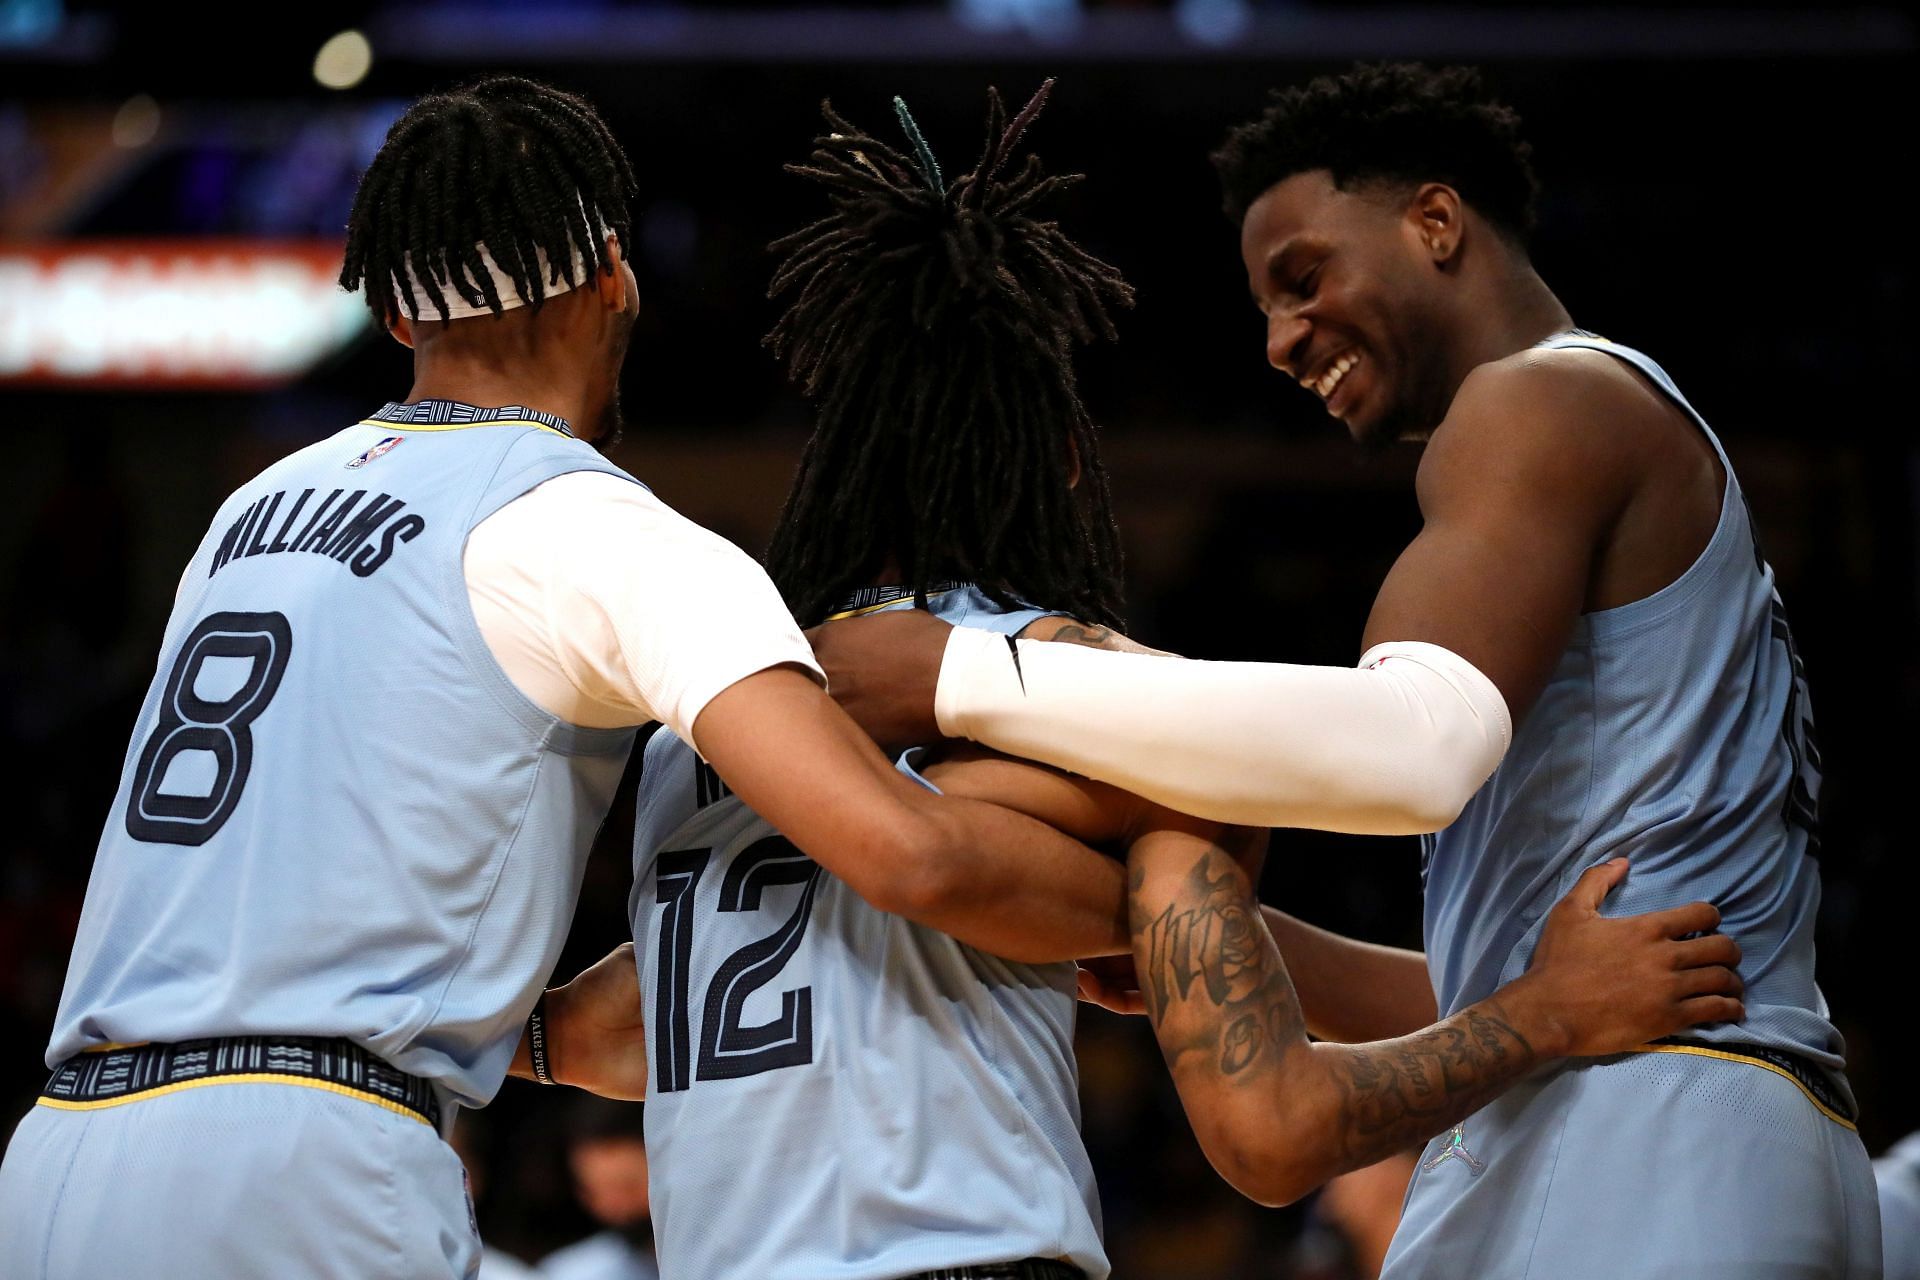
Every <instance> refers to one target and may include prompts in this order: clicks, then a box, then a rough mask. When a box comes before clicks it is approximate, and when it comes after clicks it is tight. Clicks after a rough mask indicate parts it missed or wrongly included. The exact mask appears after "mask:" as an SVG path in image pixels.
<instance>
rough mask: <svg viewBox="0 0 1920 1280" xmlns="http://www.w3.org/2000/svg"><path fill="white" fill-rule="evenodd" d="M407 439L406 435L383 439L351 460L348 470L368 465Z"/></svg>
mask: <svg viewBox="0 0 1920 1280" xmlns="http://www.w3.org/2000/svg"><path fill="white" fill-rule="evenodd" d="M405 439H406V437H405V436H388V437H387V438H386V439H384V440H382V441H381V442H380V443H379V444H377V445H375V446H373V448H371V449H369V450H367V451H366V452H365V453H363V454H361V455H360V456H359V457H357V458H355V459H354V460H353V461H352V462H349V463H348V464H347V470H349V471H352V470H355V469H356V468H359V467H364V466H366V465H367V464H368V463H369V462H372V461H373V460H374V459H375V458H377V457H379V456H380V455H381V454H383V453H385V452H387V450H389V449H391V448H393V447H394V446H395V445H397V444H399V443H400V442H401V441H402V440H405ZM407 456H408V457H409V458H411V457H412V456H413V455H412V454H408V455H407Z"/></svg>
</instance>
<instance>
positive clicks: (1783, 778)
mask: <svg viewBox="0 0 1920 1280" xmlns="http://www.w3.org/2000/svg"><path fill="white" fill-rule="evenodd" d="M1544 345H1546V346H1550V347H1582V348H1590V349H1593V350H1597V351H1603V352H1606V353H1607V354H1609V355H1612V356H1613V357H1615V358H1616V359H1619V360H1622V361H1625V362H1626V363H1628V364H1630V365H1632V366H1633V367H1634V368H1635V369H1638V370H1639V371H1640V372H1641V373H1643V374H1644V375H1645V376H1646V377H1647V378H1648V379H1650V380H1651V381H1652V382H1653V383H1654V385H1656V386H1658V387H1659V388H1660V389H1661V390H1662V391H1663V392H1665V393H1666V394H1667V395H1668V396H1670V397H1671V398H1672V399H1673V401H1674V403H1676V404H1678V405H1679V406H1680V407H1681V408H1683V409H1685V410H1686V411H1687V413H1688V414H1689V415H1690V416H1691V417H1692V418H1693V420H1694V421H1695V422H1696V423H1699V425H1700V429H1701V430H1702V431H1703V432H1706V435H1707V439H1708V440H1709V441H1711V442H1712V444H1713V447H1714V450H1715V452H1716V453H1719V454H1720V459H1721V462H1722V464H1723V465H1725V463H1726V455H1725V453H1724V452H1723V451H1721V449H1720V444H1719V441H1718V440H1715V439H1714V437H1713V433H1712V432H1710V431H1708V430H1707V427H1706V424H1705V423H1704V422H1701V421H1700V418H1699V415H1698V414H1695V413H1694V412H1693V410H1692V409H1691V408H1690V407H1688V405H1687V402H1686V401H1685V400H1684V399H1683V398H1682V397H1681V395H1680V393H1679V391H1678V390H1677V389H1676V388H1675V387H1674V385H1673V383H1672V382H1671V381H1670V380H1668V378H1667V376H1666V375H1665V374H1664V373H1662V372H1661V371H1660V369H1659V367H1658V366H1656V365H1655V364H1654V363H1653V362H1652V361H1651V360H1649V359H1647V357H1646V356H1644V355H1641V354H1640V353H1639V352H1637V351H1632V350H1629V349H1628V348H1625V347H1621V346H1617V345H1615V344H1613V343H1610V342H1606V341H1604V340H1602V339H1598V338H1594V337H1592V336H1590V335H1585V334H1574V335H1568V336H1564V337H1559V338H1555V339H1552V340H1550V341H1549V342H1547V343H1546V344H1544ZM1819 786H1820V757H1819V753H1818V750H1817V748H1816V747H1815V746H1814V741H1813V723H1812V713H1811V711H1810V710H1809V707H1808V702H1807V691H1806V685H1805V681H1804V678H1803V676H1802V673H1801V668H1800V661H1799V658H1798V657H1797V656H1796V655H1795V653H1794V649H1793V642H1792V638H1791V635H1790V633H1789V632H1788V629H1787V620H1786V616H1785V613H1784V611H1783V610H1782V608H1781V606H1780V599H1779V596H1778V595H1777V594H1776V593H1775V591H1774V587H1773V573H1772V571H1771V570H1770V569H1768V567H1767V565H1766V562H1765V560H1764V559H1763V558H1762V557H1761V555H1760V552H1759V549H1758V548H1757V546H1756V545H1755V542H1754V535H1753V529H1752V526H1751V522H1750V519H1749V516H1748V514H1747V508H1746V503H1745V501H1744V500H1743V499H1742V498H1741V496H1740V486H1739V482H1738V481H1737V480H1736V479H1735V478H1734V475H1733V469H1732V467H1730V466H1729V467H1727V481H1726V489H1725V492H1724V495H1723V496H1722V499H1721V510H1720V520H1719V524H1718V526H1717V527H1716V529H1715V530H1714V533H1713V537H1712V539H1711V540H1710V541H1709V543H1708V545H1707V548H1706V550H1705V551H1703V552H1702V553H1701V554H1700V556H1699V557H1698V559H1697V560H1696V561H1695V562H1694V563H1693V565H1692V566H1691V567H1689V568H1688V569H1687V571H1686V572H1685V573H1683V574H1682V575H1681V576H1680V577H1679V578H1678V579H1677V580H1675V581H1674V582H1673V583H1672V584H1670V585H1669V586H1667V587H1666V588H1664V589H1662V590H1660V591H1658V592H1655V593H1654V594H1653V595H1651V596H1649V597H1647V598H1646V599H1644V600H1640V601H1636V602H1635V603H1633V604H1629V605H1624V606H1622V607H1620V608H1617V609H1607V610H1603V611H1601V612H1598V613H1592V614H1588V615H1586V616H1584V617H1582V618H1581V619H1580V621H1579V622H1578V624H1576V626H1575V629H1574V633H1573V636H1572V639H1571V640H1570V641H1569V643H1568V645H1567V650H1566V652H1565V654H1564V655H1562V657H1561V659H1560V663H1559V666H1558V667H1557V668H1556V669H1555V671H1554V673H1553V676H1552V678H1551V680H1550V681H1549V682H1548V684H1547V687H1546V690H1545V691H1544V692H1543V693H1542V694H1541V695H1540V701H1539V702H1538V704H1536V705H1535V706H1534V708H1533V709H1532V710H1531V711H1529V712H1528V713H1527V716H1526V719H1525V720H1524V721H1523V722H1522V723H1521V725H1520V726H1519V730H1518V732H1516V733H1515V735H1514V740H1513V745H1512V747H1511V748H1510V749H1509V750H1508V752H1507V755H1506V759H1505V760H1504V761H1503V762H1502V763H1501V765H1500V768H1499V769H1498V770H1496V771H1495V773H1494V775H1493V777H1492V779H1491V780H1490V781H1489V782H1488V783H1487V784H1486V786H1485V787H1484V788H1482V789H1481V791H1480V793H1479V794H1478V795H1476V796H1475V797H1474V798H1473V800H1472V801H1471V802H1470V803H1469V804H1468V805H1467V808H1466V811H1465V812H1464V813H1463V814H1462V815H1461V816H1460V819H1459V820H1458V821H1457V822H1455V823H1454V824H1453V825H1452V826H1450V827H1448V828H1447V829H1446V830H1444V831H1442V832H1440V833H1439V834H1438V835H1436V836H1430V837H1428V838H1427V840H1426V842H1425V855H1426V865H1425V871H1426V882H1427V904H1426V934H1427V954H1428V963H1429V965H1430V966H1431V968H1432V971H1433V978H1434V987H1435V991H1436V993H1437V995H1438V997H1439V1002H1440V1005H1441V1008H1442V1009H1443V1010H1444V1011H1445V1012H1447V1013H1452V1012H1455V1011H1456V1010H1458V1009H1460V1008H1461V1007H1463V1006H1465V1005H1467V1004H1469V1003H1472V1002H1473V1001H1475V1000H1479V999H1481V998H1482V997H1484V996H1486V995H1488V994H1490V993H1491V992H1492V991H1493V990H1494V989H1495V988H1496V987H1498V986H1499V985H1500V984H1501V983H1504V982H1506V981H1508V980H1509V979H1512V978H1514V977H1517V976H1518V975H1519V974H1520V973H1521V972H1522V971H1523V970H1524V969H1525V967H1526V965H1527V962H1528V960H1529V959H1530V958H1531V957H1532V955H1533V950H1534V946H1535V944H1536V942H1537V941H1538V939H1539V935H1540V929H1541V924H1542V920H1543V917H1544V916H1545V915H1546V913H1547V911H1548V910H1549V909H1550V908H1551V907H1552V906H1553V904H1554V903H1555V902H1557V901H1558V900H1559V899H1560V897H1561V896H1562V895H1563V894H1564V893H1565V892H1566V891H1567V889H1568V888H1570V887H1571V885H1572V883H1573V881H1574V880H1575V879H1576V878H1577V877H1578V876H1579V875H1580V873H1581V872H1582V871H1584V870H1585V869H1586V868H1588V867H1590V866H1592V865H1593V864H1595V863H1596V862H1600V861H1602V860H1604V859H1607V858H1611V857H1615V856H1621V855H1624V856H1626V857H1628V858H1631V859H1632V862H1633V866H1632V870H1631V871H1630V873H1629V874H1628V877H1627V880H1626V883H1625V884H1623V885H1622V886H1621V887H1620V888H1618V889H1616V890H1614V892H1613V894H1612V896H1611V897H1610V898H1609V899H1608V901H1607V904H1606V910H1607V913H1608V914H1610V915H1626V914H1629V913H1634V912H1645V911H1658V910H1661V909H1663V908H1666V907H1671V906H1676V905H1678V904H1680V903H1683V902H1688V901H1692V900H1694V899H1705V900H1706V901H1709V902H1712V903H1713V904H1714V905H1716V906H1717V907H1719V908H1720V911H1721V914H1722V924H1721V929H1722V930H1723V931H1724V932H1725V933H1727V934H1728V935H1730V936H1731V937H1733V938H1734V939H1735V940H1736V941H1737V942H1738V943H1739V944H1740V948H1741V952H1742V959H1741V962H1740V973H1741V976H1742V977H1743V978H1744V979H1745V980H1746V1006H1747V1020H1746V1021H1745V1022H1743V1023H1740V1024H1738V1025H1727V1026H1716V1027H1704V1028H1698V1027H1697V1028H1692V1029H1690V1030H1689V1031H1688V1032H1687V1033H1686V1034H1687V1038H1688V1039H1690V1040H1708V1041H1712V1042H1716V1043H1718V1044H1720V1045H1721V1046H1723V1047H1722V1048H1720V1049H1715V1048H1710V1047H1706V1046H1703V1045H1672V1046H1666V1047H1665V1049H1666V1051H1663V1052H1657V1053H1631V1054H1620V1055H1617V1056H1614V1057H1608V1058H1581V1059H1571V1060H1567V1061H1562V1062H1558V1063H1554V1064H1552V1065H1549V1066H1547V1067H1544V1068H1542V1069H1541V1070H1539V1071H1537V1072H1535V1073H1533V1074H1532V1075H1530V1076H1528V1077H1527V1078H1526V1079H1525V1080H1523V1081H1520V1082H1519V1083H1518V1084H1516V1085H1515V1086H1514V1087H1513V1088H1512V1089H1510V1090H1508V1091H1507V1092H1506V1093H1504V1094H1502V1095H1501V1096H1500V1097H1499V1098H1496V1099H1495V1100H1494V1101H1492V1102H1491V1103H1489V1104H1487V1106H1485V1107H1483V1108H1482V1109H1481V1110H1479V1111H1477V1112H1475V1113H1474V1114H1473V1115H1471V1116H1469V1117H1468V1118H1467V1119H1466V1121H1465V1122H1464V1123H1463V1124H1462V1125H1460V1126H1457V1127H1456V1128H1455V1129H1454V1130H1453V1131H1452V1132H1451V1133H1450V1134H1445V1135H1442V1136H1440V1137H1437V1138H1435V1139H1434V1140H1433V1141H1432V1142H1430V1143H1428V1145H1427V1147H1426V1150H1425V1151H1424V1152H1423V1155H1422V1160H1421V1163H1420V1166H1419V1167H1418V1168H1417V1169H1416V1171H1415V1173H1414V1176H1413V1180H1412V1182H1411V1183H1410V1184H1409V1185H1408V1188H1407V1199H1406V1204H1405V1206H1404V1208H1403V1210H1402V1213H1401V1217H1400V1224H1399V1228H1398V1230H1397V1231H1396V1232H1395V1233H1394V1238H1393V1245H1392V1247H1391V1249H1390V1250H1389V1251H1388V1254H1387V1258H1386V1262H1385V1264H1384V1267H1383V1269H1382V1272H1381V1275H1382V1278H1383V1280H1461V1278H1462V1277H1489V1278H1491V1277H1496V1276H1497V1277H1501V1278H1502V1280H1507V1278H1508V1277H1511V1278H1512V1280H1620V1278H1621V1277H1625V1276H1632V1277H1635V1278H1636V1280H1698V1278H1699V1277H1704V1276H1726V1277H1734V1276H1739V1277H1742V1278H1743V1280H1744V1278H1745V1277H1785V1276H1795V1277H1809V1278H1812V1277H1821V1278H1823V1280H1826V1278H1831V1280H1843V1278H1844V1280H1873V1278H1875V1277H1878V1276H1879V1274H1880V1224H1879V1212H1878V1206H1877V1204H1876V1203H1875V1198H1874V1189H1873V1175H1872V1171H1871V1169H1870V1168H1869V1166H1868V1163H1867V1156H1866V1150H1865V1148H1863V1147H1862V1146H1861V1145H1860V1139H1859V1135H1858V1134H1857V1133H1855V1132H1854V1131H1853V1127H1852V1125H1851V1124H1850V1123H1847V1121H1846V1120H1845V1118H1844V1117H1843V1116H1842V1115H1841V1114H1840V1112H1839V1111H1838V1110H1835V1109H1834V1108H1831V1107H1829V1106H1827V1105H1826V1104H1825V1102H1823V1101H1822V1100H1821V1098H1820V1096H1819V1094H1818V1092H1817V1091H1816V1090H1815V1089H1813V1088H1811V1087H1810V1086H1809V1085H1808V1084H1807V1083H1804V1082H1803V1081H1802V1080H1801V1079H1800V1078H1799V1077H1798V1076H1796V1075H1795V1074H1794V1073H1793V1072H1791V1071H1789V1070H1787V1069H1784V1068H1783V1067H1782V1066H1780V1065H1779V1064H1778V1063H1777V1062H1773V1061H1769V1060H1766V1059H1763V1058H1761V1057H1759V1056H1757V1053H1766V1052H1770V1051H1784V1052H1785V1053H1787V1054H1790V1055H1794V1056H1797V1057H1798V1058H1800V1059H1805V1060H1811V1061H1813V1062H1816V1063H1819V1064H1821V1066H1820V1067H1819V1068H1814V1067H1809V1068H1807V1069H1806V1070H1807V1072H1808V1074H1809V1076H1813V1075H1814V1073H1815V1072H1817V1071H1820V1070H1822V1069H1824V1070H1825V1072H1826V1073H1827V1074H1828V1076H1829V1077H1830V1078H1829V1080H1828V1083H1829V1084H1830V1085H1831V1091H1832V1094H1834V1095H1838V1096H1842V1097H1844V1095H1845V1091H1846V1088H1847V1085H1846V1081H1845V1078H1844V1077H1843V1076H1841V1075H1840V1074H1839V1068H1840V1066H1841V1042H1840V1037H1839V1035H1838V1034H1837V1033H1836V1032H1835V1031H1834V1029H1833V1027H1832V1025H1831V1024H1830V1023H1829V1022H1828V1021H1827V1006H1826V1002H1825V1001H1824V1000H1823V999H1822V998H1821V995H1820V990H1819V988H1818V987H1817V986H1815V985H1814V980H1813V925H1814V915H1815V913H1816V911H1817V909H1818V907H1819V904H1820V876H1819V867H1818V864H1817V863H1816V862H1815V860H1814V854H1815V851H1816V835H1815V832H1816V831H1817V825H1816V820H1815V818H1816V808H1815V806H1816V803H1817V800H1818V797H1819ZM1754 1045H1760V1046H1766V1047H1767V1048H1766V1049H1764V1050H1759V1051H1753V1052H1749V1053H1747V1054H1746V1056H1740V1050H1741V1049H1742V1048H1743V1047H1747V1048H1749V1049H1751V1046H1754ZM1787 1061H1788V1062H1789V1063H1791V1062H1792V1058H1789V1059H1787ZM1815 1078H1816V1079H1817V1077H1815ZM1847 1101H1848V1102H1849V1104H1850V1099H1847Z"/></svg>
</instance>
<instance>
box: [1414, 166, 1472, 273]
mask: <svg viewBox="0 0 1920 1280" xmlns="http://www.w3.org/2000/svg"><path fill="white" fill-rule="evenodd" d="M1403 225H1404V228H1405V230H1406V232H1407V234H1408V236H1409V237H1410V238H1411V239H1412V241H1413V244H1414V247H1415V250H1416V252H1418V253H1419V254H1420V255H1421V256H1422V257H1424V258H1426V259H1428V260H1429V261H1430V262H1432V263H1433V265H1434V266H1435V267H1437V268H1439V269H1440V270H1442V271H1445V270H1446V269H1447V267H1448V266H1449V265H1451V264H1452V262H1453V260H1454V258H1455V257H1456V256H1457V255H1458V254H1459V252H1460V240H1461V237H1462V236H1463V235H1464V234H1465V233H1466V229H1467V226H1466V206H1465V205H1463V204H1462V203H1461V201H1460V193H1459V192H1458V191H1455V190H1454V189H1453V188H1452V187H1450V186H1448V185H1447V184H1446V183H1444V182H1426V183H1422V184H1421V185H1420V188H1419V189H1418V190H1417V191H1415V192H1414V193H1413V199H1412V200H1410V201H1408V202H1407V212H1406V217H1405V219H1404V223H1403Z"/></svg>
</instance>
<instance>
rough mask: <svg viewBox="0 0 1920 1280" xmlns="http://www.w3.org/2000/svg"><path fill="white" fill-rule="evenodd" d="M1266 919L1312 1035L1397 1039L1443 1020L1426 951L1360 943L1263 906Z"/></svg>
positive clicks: (1338, 1039) (1341, 1039) (1339, 1039)
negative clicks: (1436, 1001)
mask: <svg viewBox="0 0 1920 1280" xmlns="http://www.w3.org/2000/svg"><path fill="white" fill-rule="evenodd" d="M1260 917H1261V919H1262V920H1263V921H1264V922H1265V923H1266V926H1267V932H1268V933H1270V934H1272V935H1273V940H1274V942H1275V943H1276V944H1278V946H1279V948H1280V954H1281V955H1282V956H1283V957H1285V959H1286V964H1287V972H1288V973H1289V974H1291V975H1292V977H1293V985H1294V990H1295V992H1296V993H1297V994H1298V995H1299V997H1300V1015H1301V1017H1302V1018H1303V1019H1304V1020H1305V1022H1306V1027H1307V1032H1308V1033H1309V1034H1310V1035H1313V1036H1316V1037H1318V1038H1319V1039H1321V1040H1331V1041H1334V1042H1336V1043H1341V1044H1356V1043H1359V1042H1362V1041H1366V1040H1391V1039H1393V1038H1394V1037H1396V1036H1403V1035H1410V1034H1411V1033H1413V1032H1415V1031H1418V1030H1420V1029H1421V1028H1423V1027H1427V1026H1430V1025H1432V1024H1433V1023H1434V1022H1436V1021H1438V1020H1439V1017H1440V1011H1439V1008H1438V1006H1436V1005H1435V1003H1434V999H1433V980H1432V978H1430V977H1429V976H1428V974H1427V957H1426V955H1425V954H1424V953H1423V952H1419V951H1409V950H1407V949H1405V948H1404V947H1389V946H1383V945H1381V944H1380V943H1377V942H1362V941H1361V940H1360V939H1358V938H1349V937H1346V936H1344V935H1342V934H1338V933H1334V932H1332V931H1331V930H1328V929H1322V928H1320V927H1319V926H1318V925H1312V924H1308V923H1307V922H1306V921H1305V920H1301V919H1298V918H1296V917H1294V916H1290V915H1288V914H1287V913H1286V912H1284V911H1281V910H1280V909H1279V908H1277V907H1272V906H1267V905H1264V904H1263V905H1262V906H1261V908H1260Z"/></svg>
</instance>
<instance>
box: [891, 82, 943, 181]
mask: <svg viewBox="0 0 1920 1280" xmlns="http://www.w3.org/2000/svg"><path fill="white" fill-rule="evenodd" d="M893 114H895V115H897V116H899V117H900V127H901V128H902V129H904V130H905V131H906V134H907V141H908V142H911V143H912V144H913V158H914V163H915V164H917V165H918V166H919V167H920V176H921V177H922V178H925V179H926V180H927V186H928V188H930V189H931V190H932V192H933V194H935V195H937V196H939V197H941V198H942V199H945V198H946V194H947V181H946V179H945V178H942V177H941V176H940V162H939V161H938V160H935V159H934V158H933V148H932V147H930V146H928V145H927V140H926V138H925V137H923V136H922V135H921V133H920V126H919V125H917V124H915V123H914V122H913V113H912V112H911V111H909V110H907V102H906V99H905V98H902V97H900V96H898V95H897V94H896V95H895V96H894V99H893Z"/></svg>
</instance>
